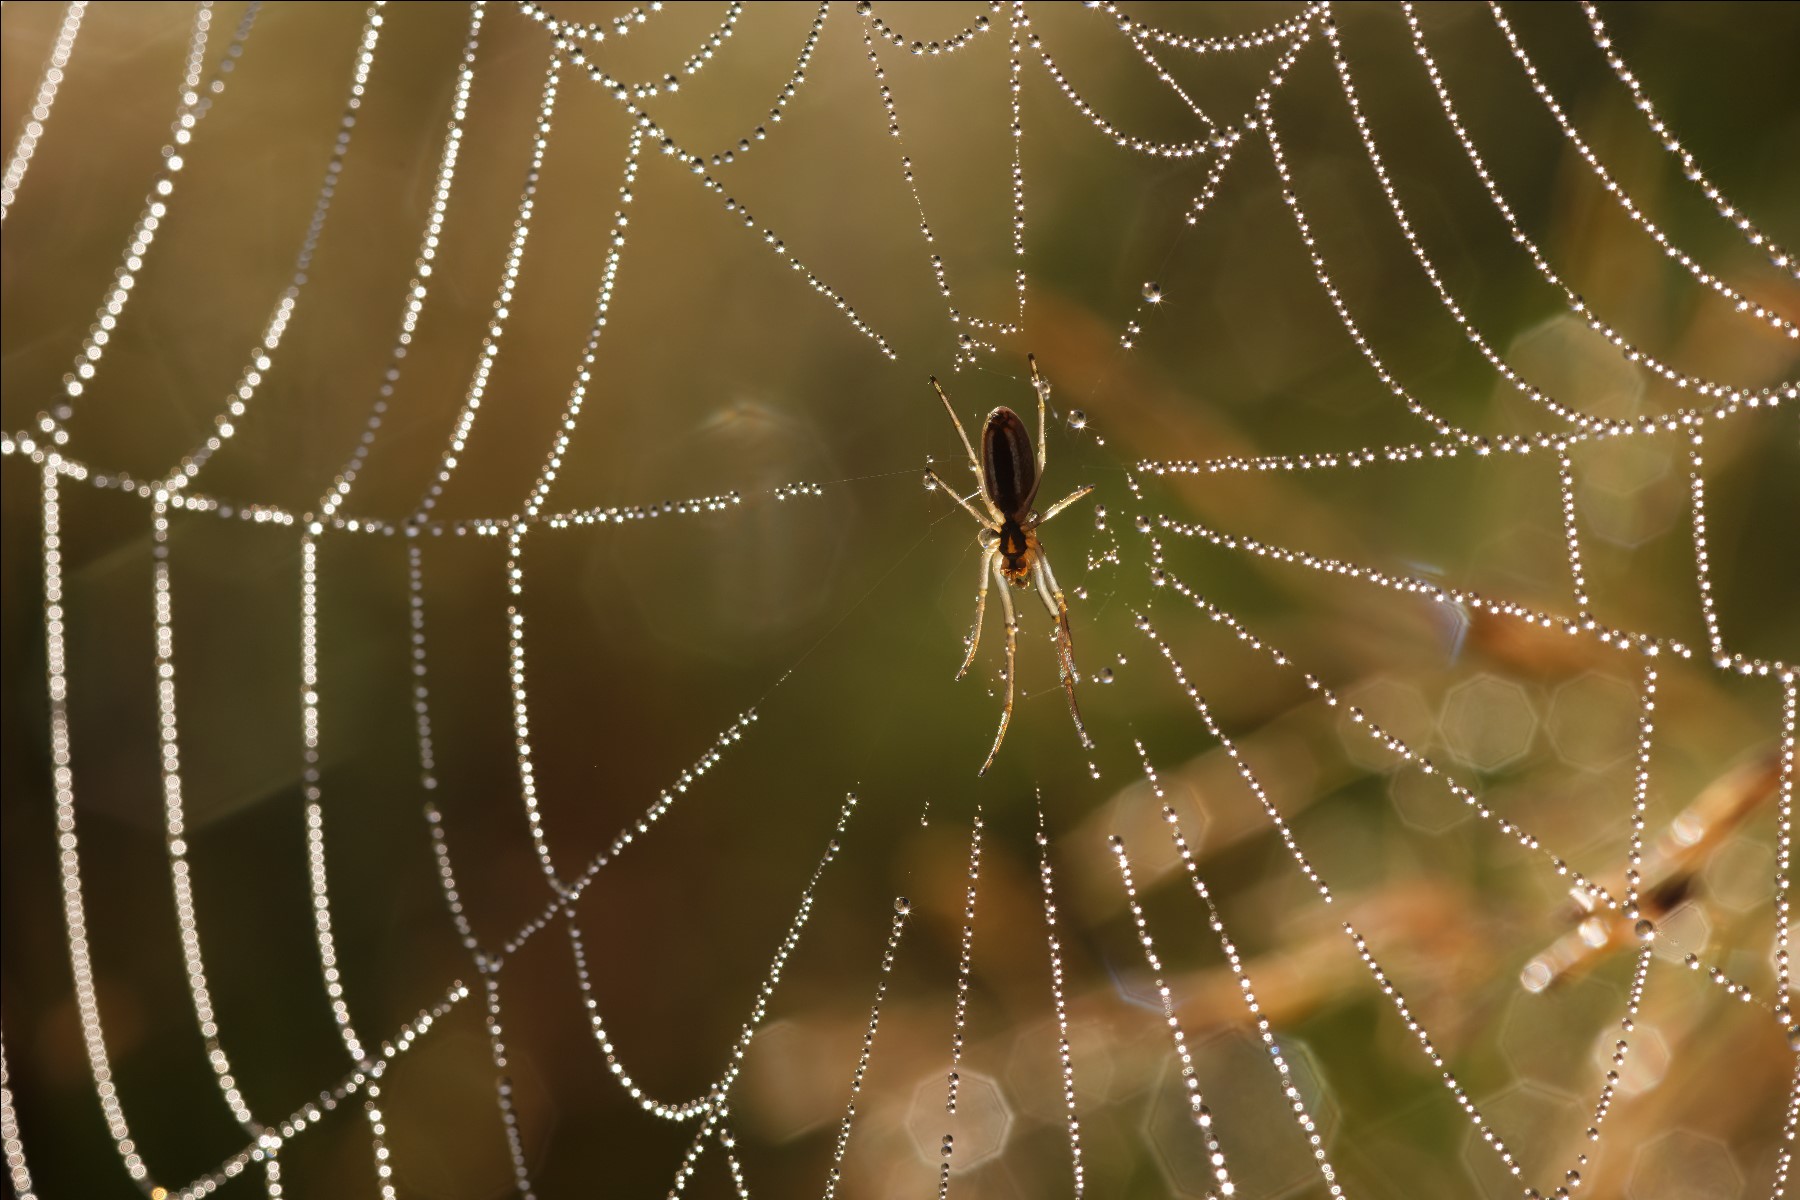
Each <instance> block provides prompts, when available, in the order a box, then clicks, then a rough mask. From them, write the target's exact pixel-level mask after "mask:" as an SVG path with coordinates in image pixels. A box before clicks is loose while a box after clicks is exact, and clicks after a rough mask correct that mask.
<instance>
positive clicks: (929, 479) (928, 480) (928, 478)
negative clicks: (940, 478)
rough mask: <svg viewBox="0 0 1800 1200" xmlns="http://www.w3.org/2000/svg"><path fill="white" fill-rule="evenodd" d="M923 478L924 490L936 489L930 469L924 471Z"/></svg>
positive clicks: (935, 482)
mask: <svg viewBox="0 0 1800 1200" xmlns="http://www.w3.org/2000/svg"><path fill="white" fill-rule="evenodd" d="M923 478H924V481H925V490H926V491H928V492H935V491H937V480H935V479H933V478H932V477H931V472H930V471H927V472H925V475H924V477H923Z"/></svg>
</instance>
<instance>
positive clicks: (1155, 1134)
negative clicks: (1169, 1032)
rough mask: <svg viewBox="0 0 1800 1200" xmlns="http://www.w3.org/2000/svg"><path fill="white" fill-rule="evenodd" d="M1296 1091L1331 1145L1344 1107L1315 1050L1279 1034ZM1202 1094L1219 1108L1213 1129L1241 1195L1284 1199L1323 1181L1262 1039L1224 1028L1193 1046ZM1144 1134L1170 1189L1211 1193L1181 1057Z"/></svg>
mask: <svg viewBox="0 0 1800 1200" xmlns="http://www.w3.org/2000/svg"><path fill="white" fill-rule="evenodd" d="M1276 1043H1277V1045H1279V1046H1280V1047H1281V1055H1282V1058H1283V1059H1285V1060H1286V1062H1287V1065H1288V1070H1289V1072H1290V1073H1291V1075H1292V1078H1293V1083H1294V1088H1295V1090H1296V1091H1298V1092H1299V1094H1300V1098H1301V1100H1302V1101H1303V1102H1304V1103H1305V1105H1306V1111H1307V1113H1308V1114H1310V1115H1311V1117H1312V1119H1313V1124H1314V1128H1315V1129H1316V1130H1317V1134H1316V1135H1315V1136H1317V1137H1319V1138H1320V1139H1321V1141H1322V1143H1324V1144H1329V1143H1330V1141H1331V1134H1332V1131H1333V1130H1334V1129H1335V1128H1336V1127H1337V1121H1338V1107H1337V1102H1336V1100H1335V1099H1333V1098H1332V1096H1331V1094H1330V1093H1329V1092H1328V1091H1327V1090H1326V1089H1325V1087H1324V1086H1323V1083H1322V1081H1321V1077H1320V1075H1319V1071H1318V1068H1317V1066H1316V1065H1315V1064H1314V1062H1313V1059H1312V1055H1311V1052H1310V1051H1308V1050H1307V1049H1306V1046H1305V1045H1304V1044H1303V1043H1301V1042H1298V1041H1295V1040H1292V1039H1288V1038H1277V1039H1276ZM1189 1045H1190V1047H1191V1049H1192V1054H1193V1059H1194V1073H1195V1075H1196V1076H1198V1078H1199V1080H1200V1094H1201V1095H1202V1096H1203V1097H1204V1098H1205V1100H1206V1104H1207V1107H1209V1108H1210V1109H1211V1110H1212V1113H1213V1120H1214V1129H1215V1130H1217V1132H1218V1138H1219V1145H1220V1147H1221V1149H1223V1151H1224V1153H1225V1159H1226V1165H1227V1166H1228V1168H1229V1169H1230V1171H1231V1178H1232V1182H1233V1183H1234V1184H1235V1185H1236V1192H1235V1193H1234V1194H1235V1195H1236V1196H1237V1197H1239V1198H1241V1200H1279V1198H1280V1197H1283V1196H1288V1195H1292V1194H1295V1193H1298V1192H1301V1191H1303V1190H1305V1189H1306V1188H1307V1187H1309V1186H1310V1185H1312V1184H1316V1183H1317V1182H1319V1169H1318V1165H1317V1163H1316V1162H1315V1161H1314V1159H1313V1153H1312V1147H1311V1145H1310V1143H1309V1142H1308V1140H1307V1135H1306V1134H1304V1133H1302V1132H1301V1130H1300V1126H1299V1123H1298V1122H1297V1120H1296V1118H1295V1115H1294V1109H1293V1105H1292V1103H1291V1102H1290V1101H1289V1100H1288V1099H1287V1097H1286V1095H1285V1094H1284V1093H1283V1091H1282V1086H1283V1085H1282V1082H1281V1076H1280V1074H1279V1073H1278V1072H1277V1071H1276V1069H1275V1064H1274V1063H1273V1061H1272V1060H1271V1059H1270V1056H1269V1051H1268V1048H1267V1047H1266V1046H1264V1045H1263V1042H1262V1039H1261V1038H1260V1037H1258V1036H1257V1035H1256V1034H1254V1033H1252V1032H1250V1031H1249V1030H1247V1029H1218V1030H1214V1031H1213V1032H1211V1033H1208V1034H1204V1035H1202V1036H1200V1037H1198V1038H1197V1039H1194V1040H1193V1041H1191V1042H1190V1043H1189ZM1144 1138H1145V1140H1146V1141H1147V1142H1148V1143H1149V1146H1150V1150H1151V1152H1152V1153H1153V1154H1154V1155H1155V1156H1156V1163H1157V1166H1158V1167H1159V1168H1160V1169H1161V1171H1162V1175H1163V1179H1164V1180H1165V1181H1166V1182H1167V1183H1168V1185H1169V1188H1170V1190H1172V1191H1173V1192H1175V1193H1176V1194H1177V1195H1182V1196H1205V1195H1207V1194H1209V1191H1210V1190H1211V1189H1212V1188H1213V1187H1214V1186H1215V1180H1214V1177H1213V1169H1212V1165H1211V1164H1210V1162H1209V1161H1208V1157H1207V1151H1206V1142H1205V1140H1204V1139H1203V1138H1202V1136H1201V1133H1200V1130H1199V1129H1197V1128H1195V1126H1194V1121H1193V1116H1192V1114H1191V1112H1190V1110H1189V1108H1188V1100H1187V1088H1186V1086H1185V1085H1184V1083H1183V1082H1182V1077H1181V1064H1180V1061H1179V1060H1178V1059H1177V1058H1176V1057H1175V1056H1174V1054H1172V1053H1171V1054H1170V1055H1169V1056H1168V1058H1167V1059H1166V1060H1165V1061H1164V1063H1163V1069H1162V1072H1161V1074H1160V1075H1159V1076H1158V1077H1157V1082H1156V1088H1155V1092H1154V1094H1153V1097H1152V1100H1151V1104H1150V1110H1149V1112H1148V1113H1147V1114H1146V1116H1145V1121H1144Z"/></svg>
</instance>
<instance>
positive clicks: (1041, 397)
mask: <svg viewBox="0 0 1800 1200" xmlns="http://www.w3.org/2000/svg"><path fill="white" fill-rule="evenodd" d="M1025 361H1026V362H1027V363H1030V364H1031V390H1032V391H1034V392H1036V393H1037V402H1038V440H1037V468H1038V478H1039V479H1042V478H1043V477H1044V464H1045V463H1046V462H1047V461H1049V458H1050V439H1049V438H1047V437H1045V436H1044V403H1045V401H1046V400H1048V399H1049V396H1050V385H1049V384H1047V383H1045V382H1044V377H1043V376H1041V375H1039V374H1038V369H1037V355H1035V354H1027V355H1026V356H1025Z"/></svg>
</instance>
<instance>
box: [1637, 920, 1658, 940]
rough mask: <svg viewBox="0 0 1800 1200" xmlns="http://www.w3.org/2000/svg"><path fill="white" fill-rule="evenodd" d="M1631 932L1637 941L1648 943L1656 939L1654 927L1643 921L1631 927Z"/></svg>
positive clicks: (1647, 921)
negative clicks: (1635, 935)
mask: <svg viewBox="0 0 1800 1200" xmlns="http://www.w3.org/2000/svg"><path fill="white" fill-rule="evenodd" d="M1632 932H1633V933H1635V934H1637V940H1638V941H1640V942H1648V941H1650V940H1652V939H1653V938H1655V937H1656V926H1655V925H1654V924H1653V923H1651V922H1650V921H1649V920H1648V919H1645V920H1641V921H1639V922H1638V923H1637V924H1636V925H1634V926H1632Z"/></svg>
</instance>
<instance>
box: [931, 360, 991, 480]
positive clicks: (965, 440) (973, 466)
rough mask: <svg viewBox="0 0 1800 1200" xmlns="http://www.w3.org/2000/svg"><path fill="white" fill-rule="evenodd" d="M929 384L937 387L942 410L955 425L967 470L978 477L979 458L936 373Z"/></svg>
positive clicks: (979, 471) (979, 468) (979, 475)
mask: <svg viewBox="0 0 1800 1200" xmlns="http://www.w3.org/2000/svg"><path fill="white" fill-rule="evenodd" d="M931 386H932V387H933V388H935V389H937V394H938V399H939V400H942V401H943V402H944V411H945V412H947V413H949V414H950V423H951V424H952V425H955V426H956V436H957V437H959V438H961V439H962V444H963V449H964V450H965V451H967V452H968V455H969V470H971V471H973V472H975V478H977V479H980V478H981V460H980V459H979V458H976V457H975V447H974V445H973V444H972V443H970V441H969V435H968V432H967V431H966V430H964V429H963V423H962V418H961V417H959V416H957V415H956V410H955V409H954V408H952V407H950V397H949V396H947V395H945V394H944V385H943V384H941V383H939V382H938V381H937V376H936V375H933V376H932V377H931Z"/></svg>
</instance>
